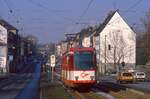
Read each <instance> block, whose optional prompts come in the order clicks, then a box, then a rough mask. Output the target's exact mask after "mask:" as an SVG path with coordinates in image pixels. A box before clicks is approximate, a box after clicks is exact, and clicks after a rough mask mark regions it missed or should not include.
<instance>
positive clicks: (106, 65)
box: [96, 10, 136, 73]
mask: <svg viewBox="0 0 150 99" xmlns="http://www.w3.org/2000/svg"><path fill="white" fill-rule="evenodd" d="M97 33H98V35H99V39H97V41H96V42H98V41H99V51H97V52H99V55H100V56H99V72H100V73H106V72H109V71H113V70H115V71H119V70H120V69H123V68H124V69H130V68H134V67H135V63H136V34H135V33H134V31H133V30H132V29H131V28H130V26H129V25H128V24H127V23H126V22H125V20H124V19H123V18H122V17H121V15H120V14H119V12H118V10H116V11H112V12H110V13H109V14H108V16H107V17H106V19H105V20H104V22H103V24H101V25H100V27H99V28H98V30H97ZM124 65H125V66H124Z"/></svg>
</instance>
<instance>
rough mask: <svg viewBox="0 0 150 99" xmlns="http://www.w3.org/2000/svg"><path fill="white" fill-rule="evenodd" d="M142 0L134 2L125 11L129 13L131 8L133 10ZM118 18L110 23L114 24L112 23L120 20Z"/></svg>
mask: <svg viewBox="0 0 150 99" xmlns="http://www.w3.org/2000/svg"><path fill="white" fill-rule="evenodd" d="M142 1H143V0H138V1H137V2H136V3H134V4H133V5H132V6H130V7H129V8H128V9H127V10H126V12H124V13H125V14H127V13H128V12H129V11H130V10H131V9H132V10H133V9H134V8H135V7H136V6H138V5H139V4H140V3H141V2H142ZM125 14H124V15H125ZM118 20H119V18H116V19H114V21H112V22H110V23H109V25H110V24H112V23H114V22H116V21H118Z"/></svg>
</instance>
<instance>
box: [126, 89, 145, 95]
mask: <svg viewBox="0 0 150 99" xmlns="http://www.w3.org/2000/svg"><path fill="white" fill-rule="evenodd" d="M127 90H129V91H131V92H133V93H136V94H139V95H145V94H144V92H141V91H138V90H135V89H127Z"/></svg>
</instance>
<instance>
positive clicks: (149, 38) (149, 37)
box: [141, 9, 150, 60]
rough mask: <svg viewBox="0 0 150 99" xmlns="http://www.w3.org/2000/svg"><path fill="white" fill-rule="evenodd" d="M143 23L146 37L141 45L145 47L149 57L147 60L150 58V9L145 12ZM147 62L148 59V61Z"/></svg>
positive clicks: (144, 36)
mask: <svg viewBox="0 0 150 99" xmlns="http://www.w3.org/2000/svg"><path fill="white" fill-rule="evenodd" d="M142 23H143V25H144V29H145V30H144V35H143V40H142V42H141V43H143V47H144V49H145V53H146V55H147V58H149V57H150V44H149V42H150V9H149V10H148V11H147V12H145V16H144V17H143V18H142ZM146 60H147V59H146Z"/></svg>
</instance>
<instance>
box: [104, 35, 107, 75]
mask: <svg viewBox="0 0 150 99" xmlns="http://www.w3.org/2000/svg"><path fill="white" fill-rule="evenodd" d="M106 55H107V54H106V35H105V66H104V73H106Z"/></svg>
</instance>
